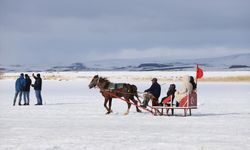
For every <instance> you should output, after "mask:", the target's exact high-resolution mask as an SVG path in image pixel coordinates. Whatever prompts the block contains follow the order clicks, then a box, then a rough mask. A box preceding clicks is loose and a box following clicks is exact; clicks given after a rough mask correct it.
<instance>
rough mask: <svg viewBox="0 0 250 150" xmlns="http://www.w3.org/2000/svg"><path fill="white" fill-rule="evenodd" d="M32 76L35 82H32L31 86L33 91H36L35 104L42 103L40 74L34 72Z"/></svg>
mask: <svg viewBox="0 0 250 150" xmlns="http://www.w3.org/2000/svg"><path fill="white" fill-rule="evenodd" d="M32 76H33V78H34V79H35V83H34V84H32V85H31V86H33V87H34V89H35V93H36V99H37V104H36V105H42V104H43V101H42V96H41V91H42V78H41V76H40V74H39V73H38V74H37V75H36V76H35V75H34V73H33V74H32Z"/></svg>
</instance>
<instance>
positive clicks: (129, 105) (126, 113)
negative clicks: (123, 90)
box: [124, 99, 131, 115]
mask: <svg viewBox="0 0 250 150" xmlns="http://www.w3.org/2000/svg"><path fill="white" fill-rule="evenodd" d="M126 101H127V104H128V109H127V111H126V112H125V113H124V115H128V113H129V110H130V107H131V104H130V103H129V99H126Z"/></svg>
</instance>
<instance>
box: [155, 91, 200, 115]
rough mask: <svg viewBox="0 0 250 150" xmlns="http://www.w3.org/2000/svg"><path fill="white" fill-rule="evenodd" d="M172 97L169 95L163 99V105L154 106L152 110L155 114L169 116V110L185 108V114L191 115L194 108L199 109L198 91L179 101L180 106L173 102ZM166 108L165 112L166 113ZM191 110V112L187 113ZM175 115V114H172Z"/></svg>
mask: <svg viewBox="0 0 250 150" xmlns="http://www.w3.org/2000/svg"><path fill="white" fill-rule="evenodd" d="M171 100H172V97H171V96H169V97H167V98H165V99H164V100H163V106H152V111H153V112H154V113H153V114H154V115H167V116H169V110H172V111H174V110H175V109H183V110H184V116H187V115H189V116H191V115H192V109H197V93H196V91H193V92H192V93H191V94H189V95H186V96H185V97H183V98H182V99H181V101H180V103H179V106H178V107H177V106H175V105H173V104H172V101H171ZM164 110H165V113H164ZM188 111H189V114H188V113H187V112H188ZM159 112H160V113H159ZM172 115H173V114H172Z"/></svg>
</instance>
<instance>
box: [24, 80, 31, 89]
mask: <svg viewBox="0 0 250 150" xmlns="http://www.w3.org/2000/svg"><path fill="white" fill-rule="evenodd" d="M25 80H26V84H25V86H24V91H26V92H28V91H30V85H31V79H30V78H26V79H25Z"/></svg>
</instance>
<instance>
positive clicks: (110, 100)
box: [108, 98, 113, 113]
mask: <svg viewBox="0 0 250 150" xmlns="http://www.w3.org/2000/svg"><path fill="white" fill-rule="evenodd" d="M111 107H112V98H109V110H108V111H109V113H111V112H113V111H112V109H111Z"/></svg>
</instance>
